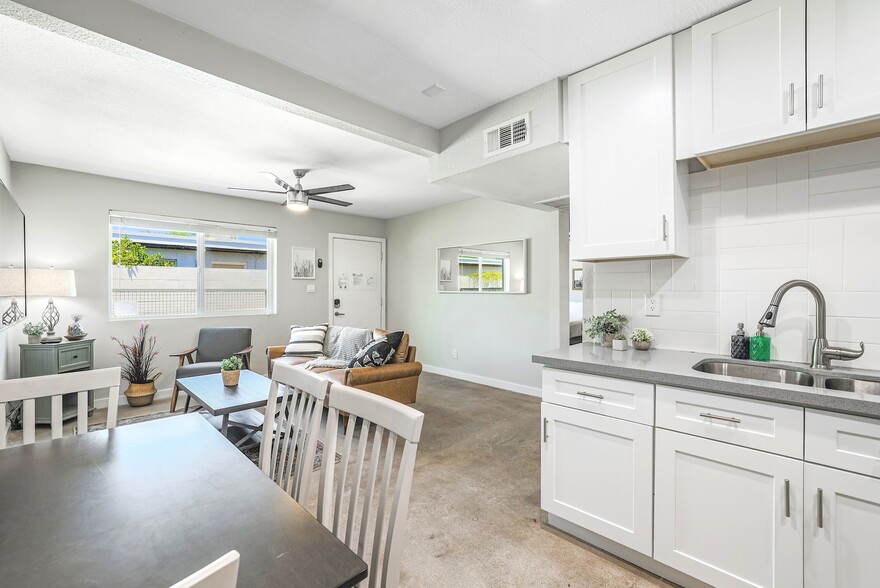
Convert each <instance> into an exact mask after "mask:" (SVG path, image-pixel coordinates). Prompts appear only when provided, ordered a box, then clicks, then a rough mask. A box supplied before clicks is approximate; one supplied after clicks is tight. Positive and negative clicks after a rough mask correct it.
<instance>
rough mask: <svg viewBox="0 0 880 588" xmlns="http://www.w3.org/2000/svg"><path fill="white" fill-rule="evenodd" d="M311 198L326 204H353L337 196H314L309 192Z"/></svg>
mask: <svg viewBox="0 0 880 588" xmlns="http://www.w3.org/2000/svg"><path fill="white" fill-rule="evenodd" d="M309 200H314V201H315V202H324V203H326V204H335V205H336V206H351V202H346V201H344V200H337V199H335V198H327V197H326V196H312V195H311V194H309Z"/></svg>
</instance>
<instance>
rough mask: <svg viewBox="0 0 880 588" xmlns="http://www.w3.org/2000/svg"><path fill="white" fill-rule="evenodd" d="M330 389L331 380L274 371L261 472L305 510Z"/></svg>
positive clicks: (278, 367)
mask: <svg viewBox="0 0 880 588" xmlns="http://www.w3.org/2000/svg"><path fill="white" fill-rule="evenodd" d="M329 386H330V382H329V381H328V380H325V379H323V378H319V377H318V376H316V375H315V374H313V373H311V372H308V371H306V370H304V369H301V368H296V367H293V366H289V365H283V364H280V365H276V366H274V369H273V370H272V384H271V386H270V388H269V402H268V404H267V405H266V416H265V417H264V419H263V438H262V441H261V442H260V468H261V469H262V470H263V473H265V474H266V475H267V476H269V477H270V478H271V479H272V481H273V482H275V483H276V484H278V485H279V486H280V487H281V488H282V489H283V490H284V491H285V492H287V493H288V494H290V495H291V496H292V497H293V499H294V500H296V501H297V502H299V503H300V504H302V505H304V506H305V507H306V508H308V504H307V499H308V497H307V496H306V493H307V489H308V487H309V482H310V481H311V475H312V470H313V469H314V463H315V453H316V450H317V442H318V432H319V429H320V427H321V417H322V416H323V412H324V398H325V397H326V396H327V388H329ZM279 391H280V393H281V397H280V398H279Z"/></svg>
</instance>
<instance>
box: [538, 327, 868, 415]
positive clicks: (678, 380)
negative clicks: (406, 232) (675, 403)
mask: <svg viewBox="0 0 880 588" xmlns="http://www.w3.org/2000/svg"><path fill="white" fill-rule="evenodd" d="M713 357H714V358H717V357H719V356H718V355H712V354H706V353H691V352H688V351H671V350H667V349H651V350H649V351H636V350H634V349H630V350H628V351H614V350H612V349H609V348H607V347H601V346H599V345H596V344H593V343H584V344H581V345H572V346H570V347H564V348H562V349H556V350H554V351H548V352H545V353H538V354H535V355H533V356H532V361H533V362H535V363H541V364H544V366H546V367H548V368H553V369H559V370H566V371H570V372H583V373H586V374H594V375H598V376H610V377H616V378H625V379H629V380H639V381H642V382H650V383H652V384H661V385H666V386H677V387H680V388H692V389H697V390H706V391H709V392H718V393H720V394H728V395H731V396H742V397H744V398H755V399H759V400H769V401H772V402H781V403H784V404H794V405H797V406H803V407H805V408H819V409H822V410H830V411H834V412H843V413H848V414H856V415H861V416H868V417H874V418H880V396H875V395H871V394H863V393H854V392H840V391H836V390H827V389H825V388H818V387H812V386H799V385H797V384H778V383H775V382H763V381H760V380H750V379H746V378H733V377H729V376H720V375H715V374H707V373H703V372H698V371H696V370H694V369H693V366H694V364H696V363H698V362H699V361H701V360H703V359H707V358H713ZM770 363H772V364H774V365H784V366H786V367H793V368H796V369H798V370H802V371H806V372H810V373H812V374H816V375H831V374H832V373H833V374H834V375H840V376H844V377H853V376H854V377H861V378H867V379H873V380H880V372H872V371H868V370H854V369H847V368H837V367H835V368H834V369H833V370H832V371H831V372H829V371H827V370H813V369H810V368H809V366H807V365H806V364H799V363H790V362H777V361H773V362H770Z"/></svg>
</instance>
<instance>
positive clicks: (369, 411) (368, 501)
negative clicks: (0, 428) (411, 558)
mask: <svg viewBox="0 0 880 588" xmlns="http://www.w3.org/2000/svg"><path fill="white" fill-rule="evenodd" d="M329 404H330V411H329V414H328V416H327V427H326V429H325V435H324V452H325V453H324V455H325V457H324V465H323V467H322V475H321V479H320V484H319V490H318V492H319V495H318V520H319V521H320V522H321V523H322V524H323V525H324V526H325V527H327V528H328V529H330V530H331V531H332V532H333V534H335V535H336V536H337V537H338V538H339V539H340V540H342V541H344V542H345V544H346V545H348V546H349V548H351V549H352V550H355V551H356V552H357V554H358V556H359V557H361V558H366V556H365V554H366V553H367V552H368V549H369V551H371V555H370V561H369V570H370V571H369V576H368V579H367V581H368V582H369V586H370V587H371V588H372V587H373V586H383V587H390V588H394V587H396V586H397V585H398V584H399V582H400V559H401V556H402V555H403V548H404V545H405V539H406V517H407V512H408V510H409V497H410V489H411V487H412V477H413V468H414V467H415V463H416V450H417V449H418V443H419V437H420V436H421V433H422V422H423V421H424V418H425V415H424V414H422V413H421V412H419V411H417V410H416V409H414V408H412V407H410V406H407V405H405V404H401V403H399V402H395V401H394V400H390V399H388V398H384V397H382V396H378V395H376V394H372V393H370V392H366V391H363V390H358V389H356V388H351V387H349V386H344V385H342V384H336V383H334V384H333V385H332V386H331V387H330V401H329ZM340 420H341V421H342V422H344V423H345V426H344V429H343V428H341V427H340ZM358 420H360V426H358V425H357V422H358ZM371 428H372V429H373V434H372V442H371V441H370V430H371ZM356 429H359V432H358V435H357V437H358V438H357V440H355V432H356ZM386 432H387V433H388V436H387V441H385V433H386ZM340 434H341V436H342V447H341V451H342V460H341V461H340V463H339V464H338V465H336V464H335V460H334V459H333V457H328V456H334V455H335V454H336V452H337V447H338V445H339V444H338V443H337V437H338V436H340ZM398 439H401V440H402V441H403V448H402V451H400V452H398V451H397V449H398ZM383 442H384V458H383V463H382V472H381V479H378V480H377V476H378V473H379V462H380V457H381V454H382V453H383ZM368 445H369V446H370V447H369V449H370V452H369V462H367V461H366V460H367V448H368ZM398 453H399V459H398V458H397V457H396V456H397V454H398ZM395 463H396V465H397V468H396V472H395V467H394V466H395ZM365 466H366V467H365ZM337 470H339V474H338V475H337V473H336V471H337ZM392 478H396V480H395V482H394V484H393V493H391V492H390V489H391V487H392ZM374 503H375V504H374ZM386 517H387V519H388V520H387V522H386ZM370 526H372V528H373V532H372V537H369V528H370ZM355 531H357V534H355ZM368 542H369V547H368Z"/></svg>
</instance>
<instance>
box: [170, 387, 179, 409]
mask: <svg viewBox="0 0 880 588" xmlns="http://www.w3.org/2000/svg"><path fill="white" fill-rule="evenodd" d="M177 393H178V389H177V382H174V387H172V388H171V412H174V411H175V410H176V409H177Z"/></svg>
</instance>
